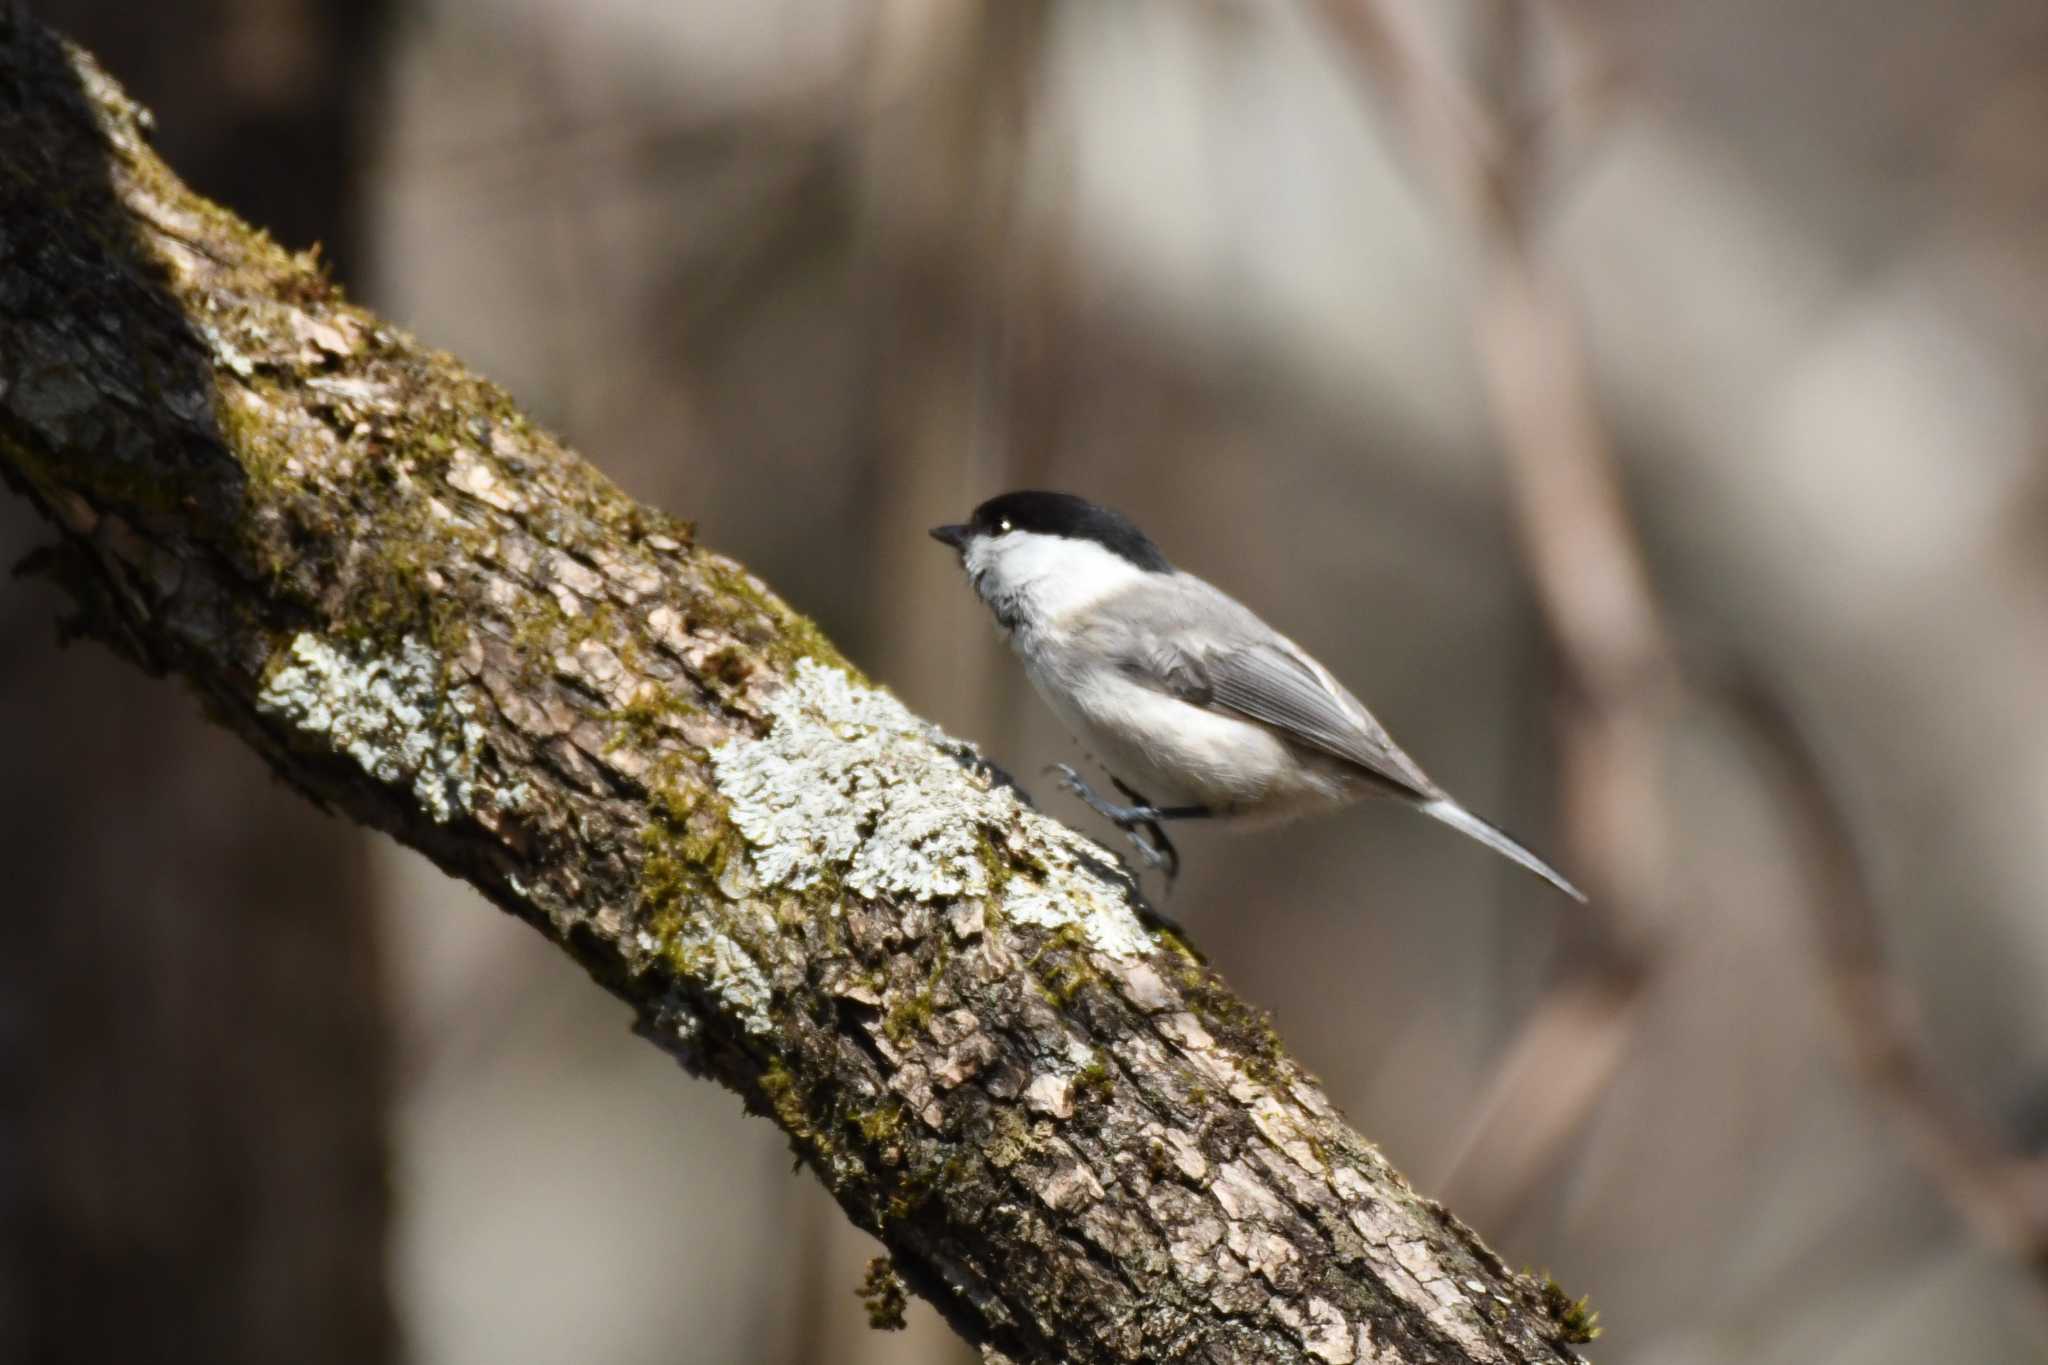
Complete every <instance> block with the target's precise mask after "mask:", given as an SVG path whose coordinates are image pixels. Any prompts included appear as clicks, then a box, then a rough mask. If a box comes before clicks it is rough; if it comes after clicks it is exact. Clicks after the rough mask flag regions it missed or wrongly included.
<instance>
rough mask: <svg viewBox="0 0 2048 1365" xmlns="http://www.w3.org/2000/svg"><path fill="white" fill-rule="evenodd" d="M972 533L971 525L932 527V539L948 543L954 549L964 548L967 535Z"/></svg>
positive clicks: (940, 542)
mask: <svg viewBox="0 0 2048 1365" xmlns="http://www.w3.org/2000/svg"><path fill="white" fill-rule="evenodd" d="M973 534H974V528H973V527H972V526H959V525H954V526H934V527H932V539H933V540H936V541H938V542H939V544H941V545H950V546H952V547H953V548H954V549H956V550H964V549H966V548H967V537H969V536H971V535H973Z"/></svg>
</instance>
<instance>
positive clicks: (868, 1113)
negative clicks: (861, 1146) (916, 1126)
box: [853, 1099, 903, 1146]
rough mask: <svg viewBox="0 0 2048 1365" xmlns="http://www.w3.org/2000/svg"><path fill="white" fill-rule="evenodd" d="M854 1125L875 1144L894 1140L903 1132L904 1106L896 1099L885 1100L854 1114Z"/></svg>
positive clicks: (865, 1137)
mask: <svg viewBox="0 0 2048 1365" xmlns="http://www.w3.org/2000/svg"><path fill="white" fill-rule="evenodd" d="M853 1126H854V1127H855V1128H856V1129H857V1130H858V1131H859V1132H860V1135H861V1137H862V1138H863V1139H864V1140H866V1141H867V1142H869V1143H872V1144H874V1145H875V1146H880V1145H882V1144H884V1143H888V1142H894V1141H895V1140H896V1139H897V1137H898V1136H900V1135H901V1134H902V1132H903V1106H902V1104H901V1103H899V1102H898V1101H896V1100H894V1099H889V1100H885V1101H883V1102H882V1103H881V1104H878V1105H876V1106H875V1107H874V1108H872V1109H867V1110H863V1111H862V1112H860V1113H858V1114H856V1115H854V1116H853Z"/></svg>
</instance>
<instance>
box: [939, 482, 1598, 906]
mask: <svg viewBox="0 0 2048 1365" xmlns="http://www.w3.org/2000/svg"><path fill="white" fill-rule="evenodd" d="M931 534H932V536H933V538H934V539H936V540H939V541H942V542H943V543H945V544H947V545H949V546H951V547H952V548H953V549H955V550H957V551H958V552H959V554H960V562H961V565H962V566H963V567H964V568H965V569H966V570H967V577H968V579H969V581H970V582H972V583H973V585H974V591H975V592H976V593H977V594H978V595H979V596H980V597H981V600H982V601H983V602H985V603H987V604H988V607H989V609H990V610H991V611H993V612H994V613H995V618H996V625H997V628H998V630H999V631H1000V632H1001V634H1002V635H1003V637H1004V638H1005V639H1007V640H1008V641H1009V642H1010V645H1011V647H1012V648H1013V649H1015V650H1016V651H1017V655H1018V657H1019V658H1021V659H1022V660H1023V661H1024V671H1025V672H1026V673H1027V674H1029V675H1030V678H1031V682H1032V685H1033V686H1034V687H1036V688H1037V689H1038V693H1039V695H1040V696H1042V697H1044V698H1045V700H1046V702H1047V704H1049V705H1050V706H1051V707H1052V709H1053V710H1054V711H1055V712H1057V713H1058V714H1059V717H1060V719H1061V720H1063V721H1065V722H1066V724H1067V727H1068V728H1069V729H1070V730H1071V731H1072V732H1073V734H1074V736H1075V738H1076V739H1078V740H1079V741H1080V742H1081V744H1082V745H1083V746H1084V747H1085V748H1086V749H1088V750H1089V751H1090V753H1091V755H1092V756H1093V757H1094V758H1095V759H1096V760H1098V761H1099V762H1100V763H1101V764H1102V765H1103V767H1104V768H1105V769H1107V770H1108V772H1109V773H1110V775H1111V781H1112V782H1114V783H1115V785H1116V787H1117V790H1118V791H1120V792H1121V793H1122V794H1123V797H1124V804H1118V803H1116V802H1113V801H1109V800H1107V799H1105V798H1103V797H1101V796H1099V795H1097V794H1096V793H1095V792H1094V791H1093V790H1092V789H1091V788H1090V787H1089V786H1088V784H1087V783H1086V782H1084V781H1082V780H1081V777H1080V775H1079V774H1077V773H1076V772H1075V771H1074V770H1073V769H1072V768H1070V767H1067V766H1066V765H1064V764H1062V765H1060V766H1059V767H1057V768H1056V769H1054V771H1056V772H1057V773H1058V774H1059V775H1060V781H1061V785H1063V786H1064V787H1066V788H1067V790H1069V791H1070V792H1072V793H1073V794H1074V795H1076V796H1078V797H1080V798H1081V799H1082V800H1084V801H1086V802H1087V803H1088V804H1089V805H1090V806H1092V807H1093V808H1094V809H1095V810H1096V812H1097V813H1099V814H1100V815H1102V816H1103V817H1104V818H1106V819H1108V820H1110V821H1111V822H1113V823H1114V824H1115V825H1116V826H1117V827H1118V828H1120V829H1122V830H1123V831H1124V832H1125V833H1126V834H1127V835H1129V837H1130V839H1131V841H1132V843H1133V844H1135V845H1136V846H1137V848H1138V850H1139V852H1140V853H1142V854H1143V855H1144V856H1145V858H1146V860H1147V861H1148V862H1150V863H1151V864H1152V865H1153V866H1154V867H1159V868H1163V869H1165V872H1166V876H1167V879H1168V881H1169V882H1170V881H1171V880H1172V878H1173V875H1174V873H1175V872H1176V871H1177V870H1178V868H1179V865H1180V858H1179V855H1178V854H1177V853H1176V852H1175V850H1174V847H1173V845H1172V843H1171V842H1170V841H1169V840H1168V839H1167V837H1166V832H1165V830H1164V829H1162V828H1161V825H1162V824H1163V822H1166V821H1169V820H1190V819H1197V818H1216V819H1233V820H1238V821H1267V822H1277V821H1279V820H1286V819H1291V818H1293V817H1295V816H1298V815H1305V814H1307V813H1309V812H1311V811H1317V810H1326V809H1331V808H1334V807H1337V806H1342V805H1348V804H1350V803H1351V802H1353V801H1356V800H1358V799H1359V798H1361V797H1365V796H1392V797H1396V798H1398V799H1400V800H1403V801H1406V802H1408V803H1409V804H1410V805H1413V806H1415V807H1416V808H1417V809H1419V810H1421V811H1422V812H1423V813H1424V814H1426V815H1432V816H1435V817H1436V818H1437V819H1439V820H1441V821H1443V822H1444V823H1445V824H1447V825H1449V826H1451V828H1453V829H1456V830H1459V831H1461V832H1463V833H1465V834H1469V835H1470V836H1472V837H1473V838H1474V839H1477V840H1478V841H1479V842H1480V843H1482V844H1485V845H1486V846H1487V847H1488V848H1491V849H1493V850H1494V851H1495V852H1497V853H1501V854H1503V855H1505V856H1506V857H1508V858H1511V859H1513V860H1514V861H1515V862H1517V863H1520V864H1521V865H1522V866H1523V867H1525V868H1527V869H1528V870H1529V871H1531V872H1533V873H1535V874H1536V875H1537V876H1539V877H1541V878H1543V879H1544V880H1545V881H1547V882H1549V883H1550V884H1551V885H1552V886H1555V887H1556V888H1557V889H1558V890H1560V891H1563V892H1564V893H1565V894H1566V895H1568V896H1572V897H1574V898H1576V899H1578V900H1581V901H1583V900H1584V899H1585V896H1584V894H1582V893H1581V892H1580V891H1579V889H1578V888H1577V887H1575V886H1573V885H1572V884H1571V883H1570V882H1569V881H1566V880H1565V879H1564V877H1563V876H1561V875H1560V874H1559V873H1558V872H1557V871H1556V870H1555V869H1553V868H1552V867H1551V866H1550V865H1549V864H1548V863H1546V862H1544V861H1543V860H1542V859H1541V858H1538V857H1537V856H1536V855H1535V854H1533V853H1531V852H1530V851H1529V850H1528V849H1526V848H1523V847H1522V846H1521V845H1520V844H1518V843H1516V842H1515V841H1514V840H1513V839H1511V838H1509V837H1508V836H1507V835H1506V834H1504V833H1502V832H1501V831H1500V830H1498V829H1495V828H1494V827H1493V826H1492V825H1490V824H1488V823H1487V822H1486V821H1484V820H1482V819H1480V818H1479V817H1478V816H1476V815H1474V814H1472V812H1470V811H1468V810H1466V809H1465V808H1464V807H1463V806H1461V805H1459V804H1458V803H1457V802H1456V801H1454V800H1452V799H1451V798H1450V797H1449V796H1447V795H1445V794H1444V791H1443V789H1442V788H1440V787H1438V786H1437V785H1436V783H1434V782H1432V781H1431V780H1430V779H1429V776H1428V774H1426V773H1424V772H1423V771H1422V769H1421V768H1420V767H1418V766H1417V765H1416V763H1415V760H1414V759H1412V758H1410V757H1408V755H1407V754H1405V753H1403V752H1401V750H1400V748H1399V746H1397V745H1396V744H1395V743H1394V741H1393V740H1392V739H1390V738H1388V736H1387V732H1386V731H1385V730H1384V729H1382V728H1381V727H1380V724H1379V722H1378V721H1376V720H1374V719H1373V718H1372V713H1371V712H1369V711H1367V710H1366V709H1365V707H1364V706H1363V705H1362V704H1361V703H1360V702H1359V700H1358V698H1356V697H1354V696H1352V695H1351V694H1350V693H1349V692H1347V691H1345V689H1344V687H1343V685H1342V684H1340V683H1339V682H1338V681H1337V680H1336V679H1335V678H1333V677H1331V676H1330V672H1329V670H1328V669H1326V668H1324V667H1323V666H1322V665H1321V664H1319V663H1317V662H1316V661H1315V660H1314V659H1312V658H1310V657H1309V655H1308V653H1307V652H1306V651H1304V650H1303V649H1302V648H1301V647H1300V646H1299V645H1297V644H1295V643H1294V642H1293V641H1292V640H1289V639H1288V638H1287V637H1285V636H1284V635H1281V634H1280V633H1279V632H1278V631H1276V630H1274V629H1273V628H1272V627H1271V626H1268V625H1267V624H1266V623H1265V622H1264V621H1261V620H1260V619H1259V618H1258V617H1257V616H1255V615H1254V614H1253V613H1252V611H1251V610H1250V609H1249V608H1248V607H1245V606H1244V605H1242V604H1241V603H1239V602H1237V601H1236V600H1235V599H1233V598H1230V597H1226V596H1225V595H1224V594H1223V593H1221V592H1218V591H1217V590H1216V589H1215V588H1212V587H1210V586H1209V585H1208V584H1207V583H1205V582H1203V581H1202V580H1201V579H1199V578H1196V577H1195V576H1194V575H1193V574H1190V573H1183V572H1181V571H1179V570H1177V569H1175V568H1174V567H1173V565H1171V564H1169V563H1167V561H1166V556H1165V555H1163V554H1161V553H1160V552H1159V547H1158V546H1156V545H1154V544H1153V543H1152V542H1151V541H1150V540H1149V539H1147V538H1146V536H1145V534H1144V532H1142V531H1140V530H1139V529H1138V528H1137V527H1136V526H1133V525H1132V524H1131V523H1130V521H1129V520H1128V519H1126V518H1124V517H1123V516H1120V515H1119V514H1117V513H1115V512H1112V511H1110V510H1109V509H1108V508H1106V507H1098V506H1096V505H1095V504H1094V503H1091V502H1089V501H1087V500H1086V499H1084V498H1078V497H1075V496H1073V495H1072V494H1070V493H1044V492H1018V493H1005V494H1003V495H1002V496H1001V497H997V498H991V499H989V500H988V501H987V502H984V503H983V504H982V505H981V506H979V507H977V508H976V509H975V510H974V516H973V518H972V520H970V521H967V522H965V523H963V524H960V525H957V526H937V527H933V528H932V533H931Z"/></svg>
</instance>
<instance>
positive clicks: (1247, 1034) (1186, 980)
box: [1180, 963, 1287, 1085]
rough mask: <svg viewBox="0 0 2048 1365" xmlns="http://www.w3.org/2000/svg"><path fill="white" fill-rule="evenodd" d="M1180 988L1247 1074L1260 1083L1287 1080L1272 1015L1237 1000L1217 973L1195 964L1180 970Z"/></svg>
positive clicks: (1209, 1028) (1283, 1053)
mask: <svg viewBox="0 0 2048 1365" xmlns="http://www.w3.org/2000/svg"><path fill="white" fill-rule="evenodd" d="M1180 987H1181V995H1182V998H1183V999H1185V1000H1186V1001H1187V1002H1188V1005H1189V1007H1190V1008H1191V1009H1192V1010H1193V1012H1194V1015H1195V1017H1196V1018H1197V1019H1200V1020H1201V1021H1202V1026H1203V1027H1204V1028H1206V1029H1207V1030H1208V1031H1209V1033H1210V1035H1211V1036H1213V1037H1214V1038H1216V1039H1217V1040H1218V1041H1219V1042H1221V1043H1223V1044H1224V1045H1225V1046H1226V1047H1228V1048H1229V1049H1230V1050H1231V1051H1233V1052H1235V1053H1236V1054H1237V1055H1238V1057H1239V1058H1240V1059H1242V1060H1241V1065H1242V1067H1243V1070H1244V1073H1245V1075H1247V1076H1249V1077H1250V1078H1251V1079H1253V1080H1255V1081H1257V1082H1259V1083H1260V1084H1261V1085H1276V1084H1278V1083H1280V1082H1281V1081H1282V1080H1283V1079H1284V1074H1283V1067H1284V1065H1285V1064H1286V1062H1287V1051H1286V1049H1285V1047H1284V1046H1282V1044H1281V1042H1280V1034H1279V1033H1278V1032H1277V1031H1276V1030H1275V1029H1274V1028H1273V1019H1272V1016H1271V1015H1269V1014H1267V1013H1266V1012H1265V1011H1264V1010H1262V1009H1259V1008H1258V1007H1256V1006H1254V1005H1248V1004H1246V1003H1245V1002H1244V1001H1242V1000H1240V999H1238V998H1237V997H1236V996H1235V995H1232V994H1231V993H1230V988H1229V987H1227V986H1225V985H1224V984H1223V982H1222V980H1221V979H1220V978H1218V977H1217V976H1216V974H1215V973H1214V972H1211V971H1209V970H1208V969H1207V968H1204V967H1200V966H1197V965H1195V964H1193V963H1189V964H1187V965H1186V966H1185V967H1184V968H1183V969H1182V970H1181V972H1180Z"/></svg>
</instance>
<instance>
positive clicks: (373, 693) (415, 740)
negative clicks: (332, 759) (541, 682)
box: [256, 631, 506, 824]
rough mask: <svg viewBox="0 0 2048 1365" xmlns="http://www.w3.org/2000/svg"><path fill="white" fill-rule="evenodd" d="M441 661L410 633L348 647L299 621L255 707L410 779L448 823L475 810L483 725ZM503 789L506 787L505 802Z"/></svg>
mask: <svg viewBox="0 0 2048 1365" xmlns="http://www.w3.org/2000/svg"><path fill="white" fill-rule="evenodd" d="M441 679H442V668H441V661H440V659H439V657H438V656H436V655H435V653H434V651H433V650H432V649H431V648H429V647H428V646H427V645H426V644H425V643H424V642H423V641H421V640H419V639H417V638H416V637H414V636H410V635H408V636H406V637H405V638H404V639H402V640H401V641H399V643H398V647H397V648H396V649H395V650H392V651H390V652H388V653H386V652H379V651H377V650H373V649H369V648H365V647H362V646H358V647H356V648H355V649H344V648H342V647H340V646H337V645H336V644H334V642H332V641H331V640H327V639H325V638H323V637H321V636H318V635H314V634H312V633H311V632H308V631H300V632H299V633H298V634H297V635H295V636H293V637H292V640H291V643H290V644H289V645H287V646H286V647H285V649H284V650H283V652H282V654H281V656H280V658H279V660H278V661H277V663H276V664H275V665H274V666H273V667H272V668H271V669H270V671H269V674H268V676H267V677H266V678H265V679H264V681H263V686H262V689H261V690H260V691H259V692H258V693H257V697H256V705H257V708H258V710H260V711H261V712H263V713H264V714H266V715H269V716H273V717H275V718H277V719H279V720H282V721H284V722H286V723H287V724H289V725H291V726H293V727H294V728H296V729H298V730H301V731H303V732H305V733H306V735H308V736H311V737H314V738H316V739H318V740H320V741H322V742H325V743H327V744H331V745H333V746H334V748H336V749H338V750H340V751H341V752H342V753H345V754H347V755H348V756H349V757H350V758H352V759H354V760H355V761H356V762H357V763H358V764H359V765H361V767H362V770H363V771H364V772H365V773H367V774H369V775H370V776H371V777H373V778H375V779H376V780H377V781H379V782H385V783H406V784H410V786H411V788H412V792H413V795H414V796H415V797H416V798H418V800H419V803H420V805H421V807H422V808H423V809H424V810H426V811H427V812H428V813H429V814H430V815H432V816H433V818H434V819H435V820H436V821H437V822H439V823H441V824H446V823H447V822H448V821H450V820H452V819H454V818H455V816H456V815H458V814H466V813H470V812H473V811H474V809H475V800H476V779H477V768H476V763H477V754H478V752H479V750H480V749H481V747H482V745H483V742H484V735H485V731H484V727H483V726H482V725H480V724H479V723H478V722H477V720H476V718H475V705H474V703H472V702H470V701H469V700H468V699H467V698H466V697H464V696H463V695H461V694H460V693H457V694H455V695H452V696H451V695H447V694H445V693H444V692H443V690H442V683H441ZM505 800H506V794H505V793H500V794H499V798H498V803H499V804H504V803H505Z"/></svg>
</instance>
